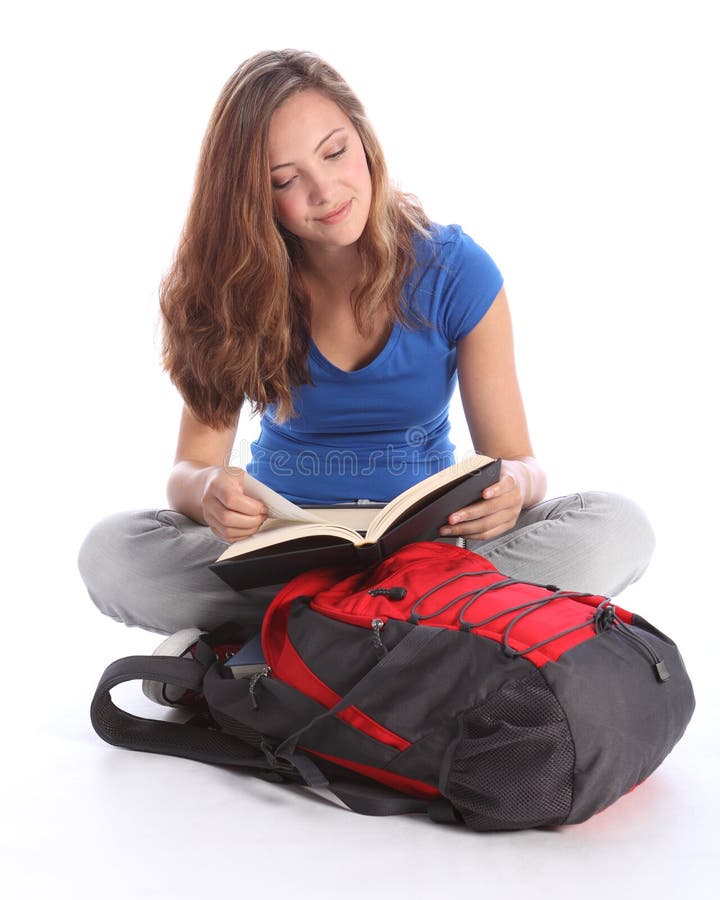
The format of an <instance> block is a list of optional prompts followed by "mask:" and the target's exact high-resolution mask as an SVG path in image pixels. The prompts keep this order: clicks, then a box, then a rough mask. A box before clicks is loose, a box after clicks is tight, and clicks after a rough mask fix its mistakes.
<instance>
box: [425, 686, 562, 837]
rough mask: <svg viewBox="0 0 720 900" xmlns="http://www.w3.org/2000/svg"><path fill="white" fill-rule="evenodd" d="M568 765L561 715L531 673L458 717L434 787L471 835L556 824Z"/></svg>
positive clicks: (559, 816) (548, 693)
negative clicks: (455, 735) (455, 734)
mask: <svg viewBox="0 0 720 900" xmlns="http://www.w3.org/2000/svg"><path fill="white" fill-rule="evenodd" d="M574 766H575V750H574V746H573V741H572V737H571V735H570V730H569V727H568V723H567V719H566V718H565V714H564V712H563V710H562V707H561V706H560V704H559V703H558V701H557V698H556V697H555V695H554V694H553V692H552V691H551V690H550V688H549V687H548V685H547V683H546V682H545V679H544V678H543V677H542V675H541V674H540V673H539V672H537V671H534V672H531V673H530V674H528V675H526V676H525V677H523V678H522V679H519V680H515V681H512V682H510V683H506V684H505V685H503V686H502V687H501V688H500V689H499V690H497V691H495V692H494V693H493V694H491V695H490V696H489V697H488V698H487V700H486V701H485V702H484V703H482V704H480V705H478V706H475V707H473V708H472V709H469V710H467V711H465V712H464V713H463V714H462V715H461V716H460V734H459V737H458V738H457V739H456V741H454V742H453V744H452V745H451V747H450V748H449V750H448V754H447V756H446V762H445V764H444V766H443V773H442V778H441V785H440V790H441V792H442V793H443V795H444V796H445V797H447V799H448V800H449V801H450V802H451V803H452V805H453V806H454V807H455V808H456V809H457V810H458V812H459V813H460V814H461V816H462V818H463V820H464V821H465V823H466V824H467V825H468V826H469V827H470V828H473V829H475V830H477V831H500V830H508V829H519V828H533V827H535V826H538V825H560V824H562V823H563V822H564V821H565V819H566V818H567V817H568V815H569V814H570V809H571V806H572V800H573V774H574Z"/></svg>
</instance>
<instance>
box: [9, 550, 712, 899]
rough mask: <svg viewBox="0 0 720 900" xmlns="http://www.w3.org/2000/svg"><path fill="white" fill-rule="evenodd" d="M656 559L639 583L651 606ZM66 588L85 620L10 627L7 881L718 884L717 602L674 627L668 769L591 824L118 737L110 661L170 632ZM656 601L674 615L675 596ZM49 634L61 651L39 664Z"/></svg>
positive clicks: (74, 612)
mask: <svg viewBox="0 0 720 900" xmlns="http://www.w3.org/2000/svg"><path fill="white" fill-rule="evenodd" d="M656 568H657V574H656V575H653V574H648V576H647V577H646V579H645V581H644V583H641V584H640V585H636V586H634V587H633V588H631V589H630V590H629V591H628V592H627V594H626V595H625V597H624V600H625V605H628V606H631V607H634V608H638V609H641V608H642V611H643V612H645V613H646V614H647V616H648V617H650V613H649V611H648V608H647V607H648V602H649V597H650V595H651V594H653V593H654V591H655V589H656V585H657V584H658V582H659V581H660V580H661V579H662V577H663V573H662V569H663V566H662V564H661V563H658V565H657V567H656ZM56 598H57V607H56V608H57V609H60V608H61V606H64V607H65V610H70V611H71V614H70V616H69V617H67V616H66V619H67V618H69V621H66V622H65V623H64V624H60V622H59V620H60V616H59V615H57V616H53V615H52V614H49V615H47V616H46V620H45V621H46V629H47V630H46V633H43V634H39V635H36V636H35V637H33V638H31V639H28V638H27V637H26V636H24V635H23V634H22V632H17V633H16V632H13V631H10V632H8V633H7V634H6V635H5V643H6V645H8V644H9V659H10V661H11V665H8V667H7V669H6V672H7V674H6V676H5V678H4V687H5V698H4V699H5V703H4V715H3V718H4V728H3V733H4V735H5V737H4V741H3V743H4V747H5V754H4V766H3V773H4V777H3V781H4V785H3V790H2V794H3V797H2V826H1V827H2V843H1V845H0V852H1V853H2V857H3V861H2V882H3V885H5V886H9V891H8V892H6V891H5V889H4V890H3V896H6V897H9V898H13V900H14V898H41V897H42V898H45V897H52V898H58V900H59V898H65V897H67V898H71V897H72V898H89V897H93V896H97V897H102V898H104V900H115V898H127V897H132V896H136V897H140V898H156V897H157V898H171V897H172V898H185V897H187V898H190V897H193V898H194V897H198V896H204V895H215V896H217V895H218V893H220V894H221V895H222V896H238V897H246V896H257V897H262V898H267V900H273V898H281V897H282V898H284V897H286V896H288V895H289V894H292V895H297V894H298V893H300V894H301V895H303V896H304V895H310V894H312V895H313V896H315V897H322V898H325V897H327V898H331V897H333V898H334V897H340V896H342V897H368V896H375V897H390V896H395V897H412V898H418V900H420V898H428V900H430V898H432V900H435V898H437V897H438V896H439V895H447V894H448V893H449V892H450V891H452V892H454V893H455V892H457V893H458V894H459V895H460V894H462V895H463V896H489V895H491V894H492V893H493V892H494V891H496V892H499V894H498V896H508V895H510V896H513V897H516V896H523V895H529V894H533V895H534V894H537V893H538V892H547V893H550V894H552V896H553V897H559V898H563V897H568V898H570V897H572V898H577V897H626V896H627V897H630V896H632V897H634V898H638V897H639V898H645V897H647V898H651V897H653V898H654V897H659V896H662V897H667V898H672V897H677V896H681V895H682V896H688V897H697V898H705V897H708V898H709V897H711V896H712V897H714V896H717V893H716V890H717V888H716V883H715V882H716V871H717V867H718V863H719V862H720V857H719V856H718V838H719V837H720V828H719V826H718V820H719V818H720V802H719V801H720V791H719V790H718V787H719V785H720V776H719V775H718V762H719V761H720V760H719V759H718V752H717V747H718V741H719V740H720V727H718V717H717V713H716V709H717V702H716V696H715V695H716V691H714V690H713V686H714V679H713V676H714V674H715V666H716V649H715V642H714V639H713V638H712V635H711V629H712V624H713V623H712V621H709V620H708V621H702V617H701V616H700V617H699V618H698V619H697V621H695V622H692V621H690V620H689V619H687V618H686V617H685V620H684V617H682V616H678V617H677V622H676V623H675V627H674V629H673V637H675V639H676V640H677V641H678V643H679V645H680V646H681V648H682V649H683V651H684V656H685V659H686V663H687V665H688V668H689V670H690V672H691V674H692V676H693V680H694V682H695V687H696V693H697V698H698V708H697V711H696V714H695V717H694V718H693V721H692V722H691V724H690V727H689V729H688V731H687V733H686V735H685V737H684V738H683V739H682V741H681V742H680V743H679V744H678V746H677V747H676V749H675V750H674V751H673V753H672V754H671V755H670V756H669V757H668V759H667V760H666V761H665V763H664V764H663V765H662V766H661V767H660V769H659V770H658V771H657V772H656V773H655V774H654V775H653V776H652V777H651V778H650V779H649V780H648V781H646V782H645V783H644V784H642V785H641V786H640V787H638V788H637V789H636V790H635V791H634V792H632V793H631V794H630V795H629V796H627V797H625V798H623V799H622V800H620V801H619V802H618V803H616V804H615V805H614V806H613V807H611V808H610V809H608V810H606V811H605V812H603V813H601V814H599V815H597V816H595V817H594V818H593V819H591V820H590V821H588V822H587V823H585V824H582V825H576V826H570V827H565V828H560V829H555V830H544V831H542V830H536V831H528V832H523V833H506V834H490V835H488V834H476V833H472V832H470V831H467V830H464V829H462V828H459V827H446V826H438V825H435V824H433V823H431V822H429V821H427V820H426V819H425V818H423V817H419V816H413V817H407V816H405V817H398V818H387V819H380V818H367V817H363V816H359V815H355V814H353V813H350V812H347V811H345V810H344V809H341V808H338V807H337V806H335V805H333V804H332V803H330V802H329V801H326V800H325V799H322V798H318V797H316V796H314V795H312V794H309V793H308V792H305V791H303V790H302V789H300V788H295V787H285V786H277V785H273V784H268V783H265V782H263V781H260V780H258V779H255V778H252V777H250V776H247V775H245V774H240V773H237V772H234V771H232V770H229V769H225V768H215V767H212V766H207V765H202V764H199V763H193V762H190V761H185V760H180V759H173V758H168V757H162V756H154V755H150V754H141V753H135V752H131V751H125V750H120V749H116V748H113V747H110V746H108V745H106V744H104V743H103V742H102V741H100V739H99V738H98V737H97V736H96V735H95V733H94V732H93V730H92V728H91V725H90V722H89V717H88V708H89V703H90V699H91V696H92V693H93V690H94V687H95V684H96V683H97V680H98V678H99V676H100V674H101V672H102V671H103V669H104V667H105V665H106V664H108V663H109V662H110V661H112V660H113V659H115V658H117V657H119V656H125V655H131V654H135V653H146V652H150V651H151V650H152V649H153V647H154V646H155V644H156V643H157V637H156V636H155V635H151V634H148V633H144V632H140V631H137V630H131V629H127V628H124V627H122V626H118V625H115V624H114V623H112V622H110V621H106V620H104V619H103V618H102V617H101V616H100V615H99V614H97V613H96V611H95V609H94V607H92V606H91V604H90V603H89V602H88V601H86V599H85V597H84V593H83V588H82V585H81V583H80V581H79V578H78V576H76V575H75V573H74V572H72V571H71V567H70V566H67V567H66V570H65V572H64V573H63V577H62V578H60V579H58V583H57V586H56ZM631 599H632V603H630V600H631ZM653 605H654V606H655V607H657V610H656V612H657V615H656V616H655V617H654V618H655V621H656V623H657V624H658V625H659V626H661V627H663V626H664V627H665V629H666V630H668V631H669V630H671V628H670V626H671V625H672V624H673V619H674V618H675V617H674V616H673V614H672V611H671V607H672V604H666V603H663V602H660V601H658V602H657V603H654V604H653ZM700 608H701V609H702V608H707V607H704V606H703V607H700ZM54 620H56V621H54ZM78 636H80V637H81V645H80V646H78V643H77V640H78ZM51 643H52V645H54V646H55V647H56V648H60V652H55V653H53V654H52V658H53V660H54V661H53V662H52V664H48V663H47V662H45V664H44V665H42V666H39V665H37V663H36V662H35V660H37V659H40V660H48V659H50V658H51V655H50V652H49V651H50V647H51ZM6 650H7V646H6ZM7 660H8V654H7V653H6V656H5V661H6V664H7ZM114 696H115V698H116V701H117V702H118V703H120V704H122V705H125V706H126V708H128V709H131V710H132V711H134V712H136V713H137V714H142V715H148V714H150V715H152V714H154V713H155V712H156V711H157V710H158V708H157V707H154V706H153V705H152V704H151V703H149V702H148V701H146V700H145V699H144V698H143V697H142V696H141V695H140V693H139V689H138V688H136V686H134V685H125V686H123V687H122V688H119V689H117V690H116V691H115V692H114Z"/></svg>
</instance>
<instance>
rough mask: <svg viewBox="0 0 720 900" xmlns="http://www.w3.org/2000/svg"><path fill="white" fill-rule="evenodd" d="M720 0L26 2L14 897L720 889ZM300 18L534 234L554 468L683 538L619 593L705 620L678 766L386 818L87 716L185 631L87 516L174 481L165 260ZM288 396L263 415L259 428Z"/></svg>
mask: <svg viewBox="0 0 720 900" xmlns="http://www.w3.org/2000/svg"><path fill="white" fill-rule="evenodd" d="M714 6H715V4H713V3H711V2H700V0H683V2H663V0H656V2H642V0H624V2H616V0H605V2H582V0H575V2H570V0H568V2H561V0H545V2H542V3H538V2H530V0H527V2H520V0H505V2H502V3H499V2H497V0H494V2H485V0H480V2H475V3H474V4H464V3H459V2H453V0H446V2H443V3H437V2H436V3H426V2H417V0H416V2H396V3H394V4H391V3H389V2H385V3H376V2H363V3H341V2H332V3H329V2H307V3H305V4H302V3H298V2H292V3H291V2H285V0H272V2H270V3H266V4H260V5H257V4H255V3H252V4H251V3H239V2H238V3H230V2H204V3H202V4H200V3H188V2H150V0H146V2H124V3H115V2H105V3H103V2H97V3H80V2H65V3H59V4H54V3H32V2H27V3H24V4H22V6H20V5H18V6H16V7H15V8H8V9H6V11H5V12H4V13H3V16H2V23H1V27H0V30H1V31H2V37H1V38H0V42H1V43H0V67H2V71H1V72H0V74H1V76H2V81H1V84H2V88H1V89H2V124H3V129H2V130H3V138H2V144H1V148H0V152H1V153H2V166H1V169H0V178H1V179H2V181H1V185H2V200H1V210H2V211H1V213H0V215H1V216H2V223H1V227H2V234H1V237H2V285H3V288H4V303H3V314H4V318H5V321H4V327H3V330H2V333H3V353H2V360H1V364H2V385H3V391H4V396H3V404H4V409H5V416H4V420H5V429H4V437H3V442H2V447H3V454H4V465H3V473H4V476H5V477H4V479H3V501H4V507H5V515H4V519H3V532H4V537H3V546H4V547H5V548H6V552H5V565H4V567H3V570H4V572H3V574H4V579H3V581H4V590H3V592H2V597H3V601H4V609H5V635H4V640H3V654H2V655H3V659H2V671H3V686H4V705H5V714H4V716H3V719H4V728H3V731H4V735H5V736H4V738H3V745H4V747H5V750H6V754H5V756H6V762H5V764H4V766H3V768H2V779H3V788H2V794H3V801H2V808H1V809H0V816H1V817H2V819H1V826H0V838H1V843H0V854H2V856H3V857H4V859H3V860H2V867H3V871H4V875H3V882H4V884H5V885H8V884H9V885H10V886H11V893H10V894H7V896H11V897H13V898H14V897H32V898H34V897H41V896H42V897H45V896H48V895H52V896H55V897H83V898H84V897H90V896H96V895H97V896H103V897H108V898H116V897H118V898H119V897H126V896H131V895H133V896H138V897H140V898H144V897H166V896H167V897H170V896H173V897H186V896H187V897H189V896H197V895H198V893H199V892H208V891H210V892H212V893H213V894H215V893H217V892H218V891H221V892H222V893H223V894H224V895H230V896H232V895H237V896H247V895H262V896H263V897H267V898H275V897H280V896H286V895H287V894H288V893H291V892H292V893H293V894H298V893H300V894H301V895H303V896H304V895H308V896H310V895H313V896H315V897H323V898H324V897H336V896H348V897H360V896H367V895H370V894H372V896H375V897H378V896H380V897H384V896H390V895H391V894H392V895H393V896H399V897H410V896H412V897H413V898H425V897H433V898H434V897H436V896H438V894H439V893H448V892H450V891H453V892H454V891H462V892H463V894H464V895H467V894H468V892H469V891H472V893H473V895H474V894H475V893H477V894H480V893H481V892H482V894H483V895H485V896H487V895H491V894H492V892H494V891H496V890H502V891H503V892H504V893H506V892H507V891H508V890H512V893H513V895H514V894H515V893H523V894H525V893H527V891H528V890H533V892H535V891H536V890H548V891H552V894H553V896H556V897H565V896H568V897H570V896H573V897H576V896H596V895H597V896H600V895H601V894H602V895H609V894H612V895H614V896H626V895H627V896H629V895H630V894H631V893H632V895H633V896H634V897H650V896H655V895H657V893H658V892H659V891H661V890H662V892H663V895H664V896H677V895H678V893H679V892H680V890H683V892H684V893H686V894H687V895H692V896H696V897H704V896H710V895H711V894H712V893H713V892H714V889H715V886H714V884H713V882H712V881H704V878H705V876H706V875H709V876H710V878H714V875H713V874H711V873H713V872H714V867H713V866H712V865H711V857H712V853H713V852H714V847H715V842H716V840H717V838H718V836H719V834H718V826H717V821H718V815H719V813H718V806H719V805H720V804H719V803H718V801H719V800H720V797H719V796H718V776H717V766H718V763H719V762H720V760H719V759H718V753H717V749H716V748H717V741H718V737H720V727H718V718H717V715H716V712H715V707H716V706H717V699H716V691H715V690H714V687H715V682H716V678H717V676H716V668H717V662H716V656H717V637H716V636H715V631H716V615H715V609H716V604H717V597H718V590H717V587H716V584H717V579H716V575H715V569H716V558H717V550H716V541H715V540H714V537H715V530H716V524H715V516H714V513H715V511H716V508H717V502H718V489H717V462H716V459H715V456H716V446H717V444H716V442H715V440H714V436H715V420H716V419H717V412H716V407H717V398H716V395H717V389H718V369H717V363H716V360H717V349H716V344H717V318H716V314H715V310H716V307H717V304H718V300H719V299H720V279H719V277H718V272H717V262H718V245H719V240H720V233H719V232H720V229H719V228H718V209H719V208H720V190H719V184H718V163H717V160H718V159H720V141H719V140H718V85H719V84H720V66H719V64H718V56H719V54H718V46H719V45H720V33H719V32H718V26H717V25H716V24H715V22H716V20H715V17H714V16H713V15H712V13H713V11H714V10H713V7H714ZM283 47H297V48H302V49H309V50H313V51H315V52H317V53H319V54H320V55H323V56H325V57H326V58H327V59H328V61H329V62H331V63H332V64H333V65H334V66H335V67H336V68H337V69H338V70H339V71H340V72H341V73H342V74H343V75H344V76H345V77H346V79H347V80H348V81H349V82H350V84H351V85H352V86H353V87H354V89H355V91H356V92H357V93H358V95H359V96H360V98H361V99H362V100H363V102H364V103H365V105H366V108H367V110H368V113H369V115H370V118H371V119H372V121H373V123H374V125H375V127H376V130H377V131H378V133H379V136H380V139H381V141H382V143H383V145H384V148H385V152H386V156H387V158H388V162H389V166H390V170H391V174H392V176H393V177H394V179H395V181H396V182H397V183H398V184H399V185H400V186H401V187H402V188H403V189H404V190H408V191H411V192H413V193H416V194H417V195H418V196H419V197H420V198H421V199H422V200H423V202H424V204H425V207H426V209H427V211H428V212H429V214H430V215H431V217H432V218H433V219H435V220H436V221H439V222H443V223H449V222H458V223H460V224H462V226H463V227H464V228H465V230H466V231H467V232H468V233H469V234H471V235H472V236H473V237H474V238H475V239H476V240H477V241H478V242H479V243H480V244H482V245H483V246H484V247H485V248H486V249H487V250H488V251H489V252H490V253H491V255H492V256H493V257H494V258H495V260H496V261H497V263H498V265H499V266H500V268H501V269H502V271H503V274H504V276H505V283H506V288H507V292H508V295H509V298H510V302H511V309H512V312H513V318H514V324H515V337H516V351H517V358H518V368H519V373H520V378H521V384H522V387H523V392H524V397H525V402H526V408H527V413H528V417H529V421H530V426H531V433H532V436H533V441H534V446H535V451H536V454H537V455H538V456H539V457H540V459H541V460H542V461H543V463H544V464H545V466H546V468H547V470H548V472H549V475H550V493H551V494H560V493H565V492H569V491H574V490H584V489H601V490H617V491H621V492H624V493H627V494H629V495H631V496H633V497H634V498H635V499H636V500H638V501H639V502H640V503H641V504H642V505H643V506H644V507H645V508H646V510H647V512H648V514H649V515H650V517H651V519H652V521H653V523H654V525H655V528H656V532H657V537H658V546H657V552H656V557H655V560H654V562H653V564H652V566H651V568H650V569H649V571H648V573H647V574H646V576H645V578H644V579H643V580H642V581H641V582H640V583H639V584H638V585H635V586H633V587H632V588H631V589H629V590H628V592H627V593H626V594H625V595H623V600H622V603H623V605H625V606H629V607H630V608H632V609H635V610H637V611H638V612H640V613H642V614H643V615H644V616H645V617H646V618H649V619H650V620H651V621H653V622H654V623H655V624H656V625H658V627H660V628H661V629H663V630H665V631H667V632H669V633H670V634H671V635H672V636H673V637H674V638H675V639H676V640H677V642H678V644H679V645H680V647H681V648H682V650H683V653H684V656H685V659H686V662H687V665H688V669H689V671H690V674H691V675H692V677H693V680H694V683H695V687H696V693H697V698H698V710H697V712H696V715H695V718H694V720H693V722H692V723H691V725H690V727H689V729H688V732H687V735H686V736H685V738H684V739H683V741H682V742H681V743H680V744H679V745H678V747H677V749H676V750H675V751H674V752H673V754H672V755H671V756H670V757H669V758H668V760H667V761H666V762H665V763H664V764H663V766H662V767H661V768H660V770H659V771H658V772H657V773H656V774H655V775H654V776H653V777H652V778H651V779H650V780H649V781H648V782H647V783H645V784H644V785H642V786H641V787H640V788H638V790H636V791H635V792H633V794H632V795H630V796H629V797H626V798H624V799H623V800H621V801H619V802H618V803H617V804H616V805H615V806H614V807H612V808H611V809H609V810H607V811H606V812H605V813H603V814H601V815H599V816H597V817H595V818H594V819H592V820H591V821H590V822H588V823H586V824H584V825H580V826H574V827H570V828H566V829H561V830H559V831H555V832H551V831H544V832H528V833H523V834H515V835H491V836H487V835H477V834H472V833H469V832H462V831H459V830H455V829H442V828H440V827H439V826H433V825H429V824H428V823H426V822H425V821H424V820H421V819H415V818H404V819H401V820H400V819H388V820H377V819H368V818H364V817H359V816H354V815H352V814H350V813H346V812H344V811H342V810H339V809H337V808H335V807H333V806H331V805H329V804H326V803H325V802H323V801H321V800H315V799H308V798H307V797H305V796H304V795H301V794H300V793H298V792H297V791H293V790H292V789H283V788H278V787H276V786H273V785H266V784H264V783H262V782H256V781H255V780H251V779H248V778H244V777H241V776H237V775H235V774H234V773H231V772H229V771H225V770H216V769H213V768H212V767H206V766H201V765H200V764H193V763H190V762H185V761H180V760H174V759H168V758H162V757H155V756H149V755H144V754H134V753H130V752H124V751H120V750H115V749H112V748H110V747H108V746H107V745H104V744H102V743H101V742H100V741H99V740H98V739H97V738H96V737H95V735H94V733H93V732H92V730H91V728H90V724H89V720H88V716H87V709H88V706H89V701H90V698H91V696H92V692H93V689H94V686H95V684H96V682H97V679H98V677H99V675H100V673H101V672H102V670H103V668H104V666H105V665H106V664H107V663H109V662H110V661H111V660H112V659H114V658H116V657H117V656H121V655H127V654H132V653H144V652H149V651H150V650H152V648H153V647H154V645H155V643H156V640H157V639H156V637H155V636H153V635H148V634H146V633H143V632H140V631H137V630H129V629H124V628H122V627H121V626H118V625H115V624H113V623H111V622H109V621H106V620H104V619H102V618H101V617H100V615H99V614H98V613H97V612H96V611H95V609H94V608H92V607H91V604H90V602H89V600H88V599H87V596H86V594H85V591H84V587H83V585H82V582H81V581H80V578H79V576H78V575H77V573H76V569H75V558H76V554H77V549H78V546H79V544H80V542H81V540H82V538H83V536H84V534H85V532H86V531H87V530H88V528H89V527H90V526H91V525H92V523H93V522H94V521H95V520H96V519H98V518H99V517H100V516H102V515H104V514H106V513H110V512H113V511H116V510H119V509H125V508H128V509H129V508H133V507H141V506H148V507H157V506H163V505H164V504H165V497H164V487H165V480H166V477H167V473H168V471H169V468H170V464H171V461H172V457H173V454H174V449H175V440H176V432H177V425H178V421H179V412H180V401H179V398H178V396H177V394H176V393H175V390H174V388H173V387H172V386H171V385H170V383H169V381H168V380H167V378H166V377H165V376H164V375H162V373H161V371H160V367H159V362H158V357H159V336H158V332H157V307H156V304H157V287H158V283H159V281H160V278H161V276H162V274H163V272H164V271H165V270H166V268H167V267H168V265H169V263H170V260H171V257H172V253H173V249H174V246H175V243H176V241H177V237H178V234H179V231H180V228H181V226H182V221H183V217H184V214H185V211H186V208H187V203H188V200H189V196H190V191H191V187H192V179H193V176H194V167H195V163H196V160H197V154H198V150H199V146H200V141H201V139H202V135H203V133H204V129H205V126H206V123H207V119H208V117H209V114H210V110H211V108H212V106H213V104H214V102H215V99H216V97H217V95H218V93H219V91H220V88H221V87H222V85H223V84H224V82H225V80H226V79H227V78H228V77H229V75H230V74H231V72H232V71H233V70H234V69H235V68H236V67H237V65H239V63H240V62H241V61H242V60H243V59H245V58H246V57H247V56H249V55H251V54H253V53H255V52H257V51H258V50H262V49H268V48H276V49H277V48H283ZM459 412H460V411H459V407H456V408H455V416H454V426H455V427H454V437H455V441H456V444H457V447H458V453H461V454H464V453H465V452H467V451H468V449H469V444H468V439H467V434H466V432H465V431H464V430H463V423H462V419H461V415H459ZM255 428H256V425H255V423H252V422H247V423H244V424H243V429H244V430H243V432H242V434H241V436H240V439H241V440H247V441H249V440H251V439H252V437H253V435H254V431H255ZM128 702H129V704H135V705H136V708H137V709H142V710H144V711H145V712H150V710H148V709H147V707H143V706H142V703H143V702H144V701H141V700H138V699H137V698H136V697H135V696H134V695H133V696H132V697H129V700H128ZM701 882H703V883H701Z"/></svg>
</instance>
